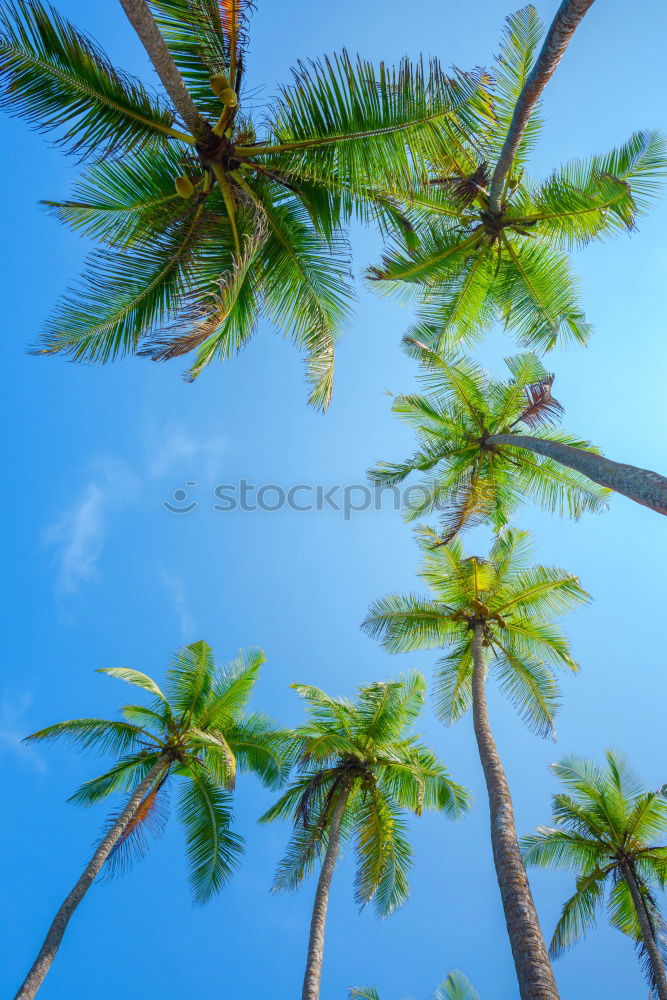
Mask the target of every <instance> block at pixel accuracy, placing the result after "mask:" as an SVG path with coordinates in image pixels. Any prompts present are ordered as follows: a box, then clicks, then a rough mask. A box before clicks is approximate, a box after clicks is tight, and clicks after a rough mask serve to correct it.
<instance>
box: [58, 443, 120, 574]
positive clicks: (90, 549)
mask: <svg viewBox="0 0 667 1000" xmlns="http://www.w3.org/2000/svg"><path fill="white" fill-rule="evenodd" d="M92 472H93V474H92V476H91V478H90V480H89V482H88V483H87V484H86V486H85V487H84V488H83V490H82V492H81V494H80V496H79V499H78V500H77V502H76V503H75V504H73V505H72V507H70V508H69V509H68V510H66V511H65V513H64V514H63V515H62V516H61V517H60V518H59V519H58V520H57V521H55V522H54V523H53V524H51V525H50V526H49V527H48V528H47V529H46V531H45V532H44V542H45V544H46V545H47V546H49V547H50V548H52V549H53V550H54V551H55V554H56V562H57V566H58V572H57V577H56V585H55V587H56V592H57V593H59V594H73V593H75V592H76V591H77V590H78V589H79V587H80V586H81V584H82V583H86V582H87V581H88V580H91V579H93V578H94V577H95V576H96V575H97V563H98V560H99V558H100V555H101V554H102V550H103V548H104V539H105V535H106V528H107V520H108V515H109V513H110V511H111V510H113V509H119V508H122V507H125V506H126V505H127V503H128V502H129V501H130V499H131V497H132V496H133V495H134V493H135V492H136V489H137V484H138V481H137V479H136V477H135V476H134V475H133V474H132V473H131V472H130V471H129V469H127V468H126V466H124V465H123V464H122V463H118V462H115V461H113V460H110V459H104V460H100V461H97V462H96V463H94V465H93V467H92Z"/></svg>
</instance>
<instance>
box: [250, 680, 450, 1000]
mask: <svg viewBox="0 0 667 1000" xmlns="http://www.w3.org/2000/svg"><path fill="white" fill-rule="evenodd" d="M294 687H295V688H296V690H297V691H298V692H299V694H300V695H301V697H302V698H304V699H305V701H306V704H307V708H308V715H309V717H308V720H307V722H305V723H304V724H303V725H302V726H300V727H299V728H298V729H296V730H294V731H293V732H292V733H291V738H292V748H293V754H294V758H295V761H296V764H297V768H298V774H297V776H296V777H295V778H294V779H293V781H292V782H291V784H290V786H289V787H288V789H287V791H286V792H285V793H284V794H283V795H282V796H281V797H280V799H279V800H278V801H277V802H276V803H275V805H274V806H273V807H272V808H271V809H269V810H268V812H266V813H265V814H264V816H263V817H262V821H263V822H267V821H269V820H275V819H284V818H289V819H291V820H292V821H293V823H294V832H293V835H292V839H291V842H290V845H289V848H288V851H287V853H286V855H285V858H284V859H283V861H282V862H281V865H280V867H279V869H278V873H277V875H276V880H275V884H274V888H275V889H276V890H277V891H281V890H293V889H295V888H297V887H298V886H299V885H300V884H301V883H302V882H303V880H304V878H306V876H307V875H309V874H310V873H311V872H312V870H313V868H314V867H315V864H316V862H317V861H318V860H319V859H320V858H321V859H322V866H321V870H320V875H319V879H318V883H317V890H316V893H315V901H314V904H313V915H312V921H311V927H310V939H309V943H308V955H307V961H306V971H305V976H304V981H303V992H302V1000H318V998H319V995H320V981H321V977H322V964H323V959H324V931H325V924H326V915H327V907H328V903H329V892H330V889H331V881H332V878H333V873H334V868H335V865H336V860H337V858H338V853H339V850H340V846H341V843H342V842H344V841H345V840H348V839H352V838H353V839H354V842H355V846H356V854H357V877H356V885H355V899H356V901H357V902H358V903H359V904H360V905H362V906H365V905H366V904H367V903H369V902H370V901H371V900H373V901H374V903H375V906H376V909H377V912H378V913H379V914H380V915H381V916H387V915H388V914H390V913H392V912H393V911H394V910H395V909H396V908H397V907H398V906H400V905H401V904H402V903H403V902H405V900H406V899H407V896H408V892H409V886H408V871H409V868H410V865H411V861H412V852H411V849H410V844H409V841H408V839H407V830H406V826H405V820H404V818H403V817H404V813H405V812H406V811H410V812H413V813H416V814H420V813H421V812H422V811H423V810H424V809H439V810H442V811H443V812H445V813H446V814H448V815H449V816H452V817H458V816H460V815H461V814H462V813H463V812H464V811H465V810H466V809H467V807H468V804H469V796H468V793H467V791H466V790H465V789H463V788H462V787H461V786H460V785H457V784H456V783H455V782H454V781H452V779H451V778H450V776H449V773H448V772H447V770H446V768H445V767H444V765H443V764H441V762H440V761H439V760H438V758H437V757H436V755H435V754H434V753H433V751H432V750H430V749H429V748H428V747H426V746H424V744H423V743H420V742H419V740H418V738H417V736H416V735H415V734H414V732H413V723H414V721H415V719H416V718H417V716H418V715H419V713H420V712H421V709H422V706H423V702H424V689H425V684H424V678H423V676H422V675H421V674H420V673H417V672H414V673H411V674H409V675H408V676H407V677H404V678H400V679H399V680H396V681H390V682H387V683H382V684H379V683H378V684H371V685H370V686H368V687H362V688H360V689H359V691H358V694H357V698H356V700H355V701H354V702H350V701H347V700H346V699H343V698H331V697H329V695H327V694H325V693H324V691H321V690H319V689H318V688H314V687H307V686H304V685H301V684H295V685H294Z"/></svg>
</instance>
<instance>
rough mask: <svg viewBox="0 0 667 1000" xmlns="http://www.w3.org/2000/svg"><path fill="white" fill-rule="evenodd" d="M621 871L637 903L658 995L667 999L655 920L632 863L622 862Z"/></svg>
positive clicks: (665, 978)
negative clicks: (646, 902)
mask: <svg viewBox="0 0 667 1000" xmlns="http://www.w3.org/2000/svg"><path fill="white" fill-rule="evenodd" d="M621 871H622V872H623V878H624V879H625V881H626V883H627V885H628V888H629V890H630V895H631V896H632V902H633V903H634V904H635V910H636V911H637V919H638V920H639V926H640V927H641V932H642V941H643V943H644V947H645V948H646V951H647V952H648V956H649V960H650V962H651V971H652V972H653V978H654V980H655V984H656V988H657V990H658V997H659V998H660V1000H667V977H666V976H665V966H664V964H663V961H662V957H661V955H660V950H659V948H658V943H657V941H656V939H655V931H654V928H653V921H652V920H651V918H650V916H649V913H648V910H647V909H646V904H645V902H644V897H643V896H642V894H641V892H640V890H639V885H638V883H637V878H636V876H635V873H634V871H633V868H632V865H630V864H629V863H628V862H627V861H626V862H622V863H621Z"/></svg>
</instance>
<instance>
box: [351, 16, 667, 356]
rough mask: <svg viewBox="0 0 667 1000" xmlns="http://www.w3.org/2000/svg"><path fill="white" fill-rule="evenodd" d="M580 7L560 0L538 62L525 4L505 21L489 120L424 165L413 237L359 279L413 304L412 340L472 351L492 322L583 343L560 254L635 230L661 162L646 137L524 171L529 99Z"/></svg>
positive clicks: (653, 140) (533, 109)
mask: <svg viewBox="0 0 667 1000" xmlns="http://www.w3.org/2000/svg"><path fill="white" fill-rule="evenodd" d="M591 3H592V0H564V2H563V3H562V4H561V5H560V8H559V11H558V13H557V15H556V18H555V20H554V22H553V24H552V26H551V28H550V30H549V32H548V34H547V36H546V39H545V42H544V45H543V47H542V49H541V51H540V53H539V55H538V56H537V58H535V53H536V52H537V49H538V45H539V42H540V39H541V37H542V25H541V22H540V19H539V17H538V15H537V13H536V11H535V8H534V7H532V6H527V7H524V8H522V9H521V10H520V11H518V12H517V13H515V14H513V15H512V16H510V17H509V18H508V19H507V22H506V28H505V32H504V36H503V40H502V45H501V48H500V54H499V56H498V57H497V60H496V64H495V68H494V69H493V70H492V74H491V75H492V80H491V86H490V97H491V103H492V110H493V115H492V117H491V119H489V118H488V117H485V118H483V119H480V124H479V127H478V128H477V129H473V130H471V131H470V132H469V134H468V136H467V138H466V139H465V140H463V141H462V142H461V143H459V145H458V146H457V148H456V149H455V150H452V151H451V155H446V156H444V157H439V158H437V159H436V160H434V161H433V162H432V164H431V168H430V171H429V173H428V176H427V178H426V179H425V183H424V184H423V185H422V189H421V192H420V193H419V195H418V197H417V198H416V199H415V209H418V210H419V215H420V219H421V221H420V223H419V225H418V227H417V234H418V236H419V238H420V242H419V243H418V244H417V245H416V247H415V245H414V234H410V242H409V243H408V242H407V241H406V239H405V237H404V235H403V234H402V233H401V231H400V230H399V229H396V230H395V237H394V241H393V246H392V245H390V247H389V249H388V250H387V252H386V253H385V256H384V258H383V260H382V262H381V263H380V265H379V266H378V267H373V268H371V269H370V271H369V280H370V281H371V283H372V284H374V285H375V287H377V288H378V289H379V290H385V291H387V292H389V293H391V292H392V291H397V292H399V293H401V294H402V295H404V296H408V297H411V298H414V299H416V301H417V303H418V304H419V307H420V312H419V323H418V329H419V336H420V339H422V340H423V339H425V338H428V340H429V343H430V345H431V346H433V347H435V348H446V349H447V350H451V349H452V347H454V346H456V345H460V344H461V343H468V344H469V343H472V342H474V341H476V340H478V339H479V338H480V336H481V335H482V334H483V333H484V332H485V331H486V330H487V329H488V328H489V327H490V326H491V325H492V324H493V323H495V322H498V321H500V322H502V323H504V325H505V327H506V328H509V329H511V330H512V332H513V333H514V335H515V336H516V338H517V340H518V342H519V343H521V344H523V345H531V346H532V345H534V346H536V347H539V348H542V349H549V348H551V347H552V346H553V345H554V344H555V343H556V341H557V340H558V339H559V338H570V339H574V340H576V341H579V342H582V343H585V342H586V340H587V338H588V335H589V325H588V324H587V322H586V320H585V318H584V315H583V312H582V309H581V306H580V304H579V301H578V292H577V288H576V281H575V279H574V278H573V275H572V272H571V267H570V261H569V257H568V250H569V249H570V248H571V247H572V246H581V245H585V244H587V243H589V242H591V241H592V240H602V239H606V238H607V237H609V236H612V235H614V234H615V233H617V232H626V231H630V230H632V229H634V227H635V225H636V221H637V218H638V215H639V214H640V213H641V212H642V211H643V210H644V209H645V208H646V207H647V206H648V204H649V202H650V200H651V198H652V197H653V196H654V195H655V194H656V192H657V189H658V186H659V180H660V177H661V176H662V174H663V173H664V171H665V165H666V164H667V156H666V148H665V142H664V140H663V138H662V137H661V136H660V135H659V134H657V133H656V132H648V131H642V132H636V133H635V134H634V135H633V136H631V138H630V139H629V140H628V141H627V142H626V143H625V144H624V145H622V146H620V147H618V148H617V149H614V150H612V151H611V152H609V153H605V154H598V155H595V156H592V157H590V158H588V159H586V160H573V161H571V162H569V163H566V164H565V165H564V166H561V167H558V168H556V169H555V170H554V172H553V174H552V175H551V176H550V177H549V178H548V179H547V180H546V181H541V182H538V181H535V180H533V179H531V178H529V177H528V176H527V175H526V174H525V173H524V170H525V169H526V167H527V162H528V158H529V154H530V151H531V149H532V148H533V146H534V144H535V142H536V139H537V137H538V135H539V131H540V121H539V118H538V117H537V105H538V99H539V96H540V93H541V91H542V90H543V88H544V86H545V84H546V82H547V80H548V79H549V77H550V76H551V74H552V73H553V71H554V70H555V68H556V65H557V64H558V61H559V59H560V58H561V56H562V55H563V52H564V51H565V47H566V45H567V42H568V41H569V39H570V37H571V35H572V33H573V31H574V28H575V27H576V24H577V22H578V21H579V20H580V19H581V17H582V16H583V15H584V14H585V13H586V10H587V9H588V8H589V7H590V6H591ZM489 121H490V122H491V124H490V126H489V124H488V123H489ZM450 148H451V147H450Z"/></svg>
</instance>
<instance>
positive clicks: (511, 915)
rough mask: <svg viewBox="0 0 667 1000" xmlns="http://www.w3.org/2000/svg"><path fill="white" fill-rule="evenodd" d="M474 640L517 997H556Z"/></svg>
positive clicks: (496, 856)
mask: <svg viewBox="0 0 667 1000" xmlns="http://www.w3.org/2000/svg"><path fill="white" fill-rule="evenodd" d="M474 628H475V632H474V640H473V664H474V666H473V679H472V691H473V694H472V696H473V703H472V704H473V722H474V727H475V736H476V737H477V746H478V748H479V756H480V760H481V762H482V769H483V771H484V778H485V780H486V788H487V792H488V796H489V812H490V816H491V845H492V847H493V860H494V863H495V867H496V875H497V877H498V885H499V887H500V896H501V899H502V903H503V909H504V911H505V922H506V924H507V933H508V935H509V939H510V944H511V946H512V955H513V957H514V967H515V969H516V975H517V979H518V981H519V993H520V996H521V1000H559V994H558V988H557V986H556V981H555V979H554V975H553V972H552V969H551V963H550V962H549V956H548V953H547V948H546V945H545V943H544V936H543V934H542V928H541V927H540V921H539V918H538V916H537V910H536V909H535V903H534V902H533V895H532V893H531V891H530V885H529V884H528V877H527V875H526V869H525V866H524V863H523V859H522V857H521V850H520V848H519V841H518V838H517V834H516V824H515V820H514V809H513V806H512V796H511V795H510V789H509V785H508V783H507V777H506V775H505V771H504V768H503V765H502V763H501V760H500V757H499V756H498V750H497V748H496V744H495V740H494V738H493V733H492V732H491V726H490V724H489V716H488V711H487V706H486V682H485V669H484V649H483V645H482V644H483V639H484V636H483V632H482V626H481V625H475V627H474Z"/></svg>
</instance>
